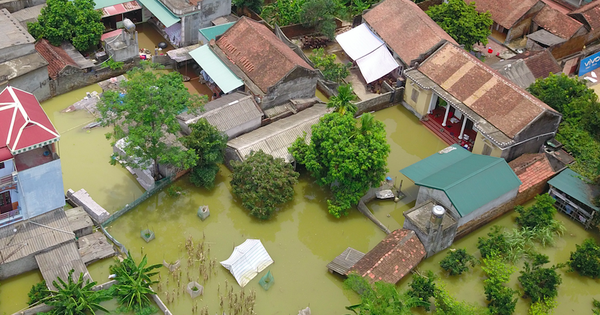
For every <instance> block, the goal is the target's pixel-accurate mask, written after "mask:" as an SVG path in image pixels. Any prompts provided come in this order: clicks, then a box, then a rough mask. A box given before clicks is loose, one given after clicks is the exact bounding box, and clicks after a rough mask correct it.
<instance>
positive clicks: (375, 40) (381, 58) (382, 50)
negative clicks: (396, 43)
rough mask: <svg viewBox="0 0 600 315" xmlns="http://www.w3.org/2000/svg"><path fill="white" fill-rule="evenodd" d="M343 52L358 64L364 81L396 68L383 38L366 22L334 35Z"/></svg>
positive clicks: (369, 80)
mask: <svg viewBox="0 0 600 315" xmlns="http://www.w3.org/2000/svg"><path fill="white" fill-rule="evenodd" d="M335 40H336V41H337V42H338V43H339V44H340V46H341V47H342V49H343V50H344V52H345V53H346V54H347V55H348V56H349V57H350V58H352V59H353V60H355V61H356V63H357V64H358V68H359V69H360V73H362V75H363V77H364V78H365V81H367V83H371V82H373V81H375V80H377V79H379V78H381V77H383V76H384V75H386V74H388V73H390V72H392V70H394V69H396V68H398V63H397V62H396V60H395V59H394V57H392V54H390V52H389V50H388V49H387V47H386V46H385V43H384V42H383V40H381V39H380V38H379V37H377V36H376V35H375V34H373V32H371V30H370V29H369V27H367V25H366V24H364V23H363V24H361V25H359V26H357V27H355V28H353V29H351V30H349V31H347V32H345V33H342V34H340V35H338V36H336V37H335Z"/></svg>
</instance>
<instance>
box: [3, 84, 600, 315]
mask: <svg viewBox="0 0 600 315" xmlns="http://www.w3.org/2000/svg"><path fill="white" fill-rule="evenodd" d="M98 89H99V87H98V86H97V85H93V86H90V87H87V88H84V89H79V90H76V91H73V92H71V93H69V94H67V95H63V96H59V97H57V98H54V99H52V100H50V101H47V102H45V103H44V104H43V107H44V109H45V110H46V112H47V114H48V116H49V117H50V118H51V120H52V122H53V123H54V125H55V127H56V128H57V130H58V131H59V132H60V133H61V141H60V146H59V150H60V152H59V153H60V156H61V160H62V168H63V179H64V183H65V190H66V189H68V188H72V189H73V190H78V189H80V188H84V189H86V190H87V191H88V192H89V193H90V195H91V196H92V197H93V198H94V199H95V200H96V201H97V202H98V203H99V204H100V205H102V206H103V207H105V208H106V209H107V210H108V211H109V212H114V211H116V210H118V209H120V208H121V207H123V206H124V205H125V204H127V203H130V202H132V201H133V200H135V199H136V198H137V197H139V196H140V195H141V193H142V191H143V190H142V189H141V188H140V186H139V185H138V184H137V182H136V181H135V179H134V178H133V177H132V176H131V175H130V174H129V173H128V172H127V171H126V170H125V169H123V168H121V167H120V166H111V165H110V164H109V163H108V161H109V157H110V154H111V153H112V148H111V146H110V143H109V141H108V140H106V139H105V136H104V134H105V133H106V132H108V130H107V129H103V128H95V129H92V130H89V131H88V130H82V129H81V126H83V125H85V124H86V123H87V122H89V121H92V120H93V119H94V117H92V116H91V115H90V114H88V113H86V112H74V113H60V110H62V109H63V108H65V107H67V106H69V105H71V104H72V103H73V102H75V101H77V100H79V99H81V98H82V97H83V96H84V95H85V92H86V91H91V90H98ZM375 117H376V118H377V119H379V120H381V121H383V122H384V123H385V125H386V132H387V139H388V143H389V144H390V147H391V154H390V156H389V158H388V168H389V171H388V175H389V176H390V177H392V178H393V179H395V181H396V183H397V184H400V183H401V182H402V190H403V192H404V193H405V194H406V195H407V197H406V198H405V199H403V200H401V201H400V202H398V203H394V202H392V201H378V202H372V203H371V204H369V207H370V208H371V209H372V210H373V211H374V213H375V215H376V216H377V218H379V220H381V221H382V222H383V224H385V225H386V226H388V227H389V228H390V229H392V230H393V229H397V228H400V227H402V224H403V222H404V217H403V215H402V214H403V212H404V211H406V210H408V209H410V208H411V207H412V206H413V205H414V202H415V198H416V195H417V187H416V186H415V185H414V184H413V183H412V182H411V181H410V180H408V179H407V178H405V177H404V176H402V175H401V174H400V173H399V172H398V170H399V169H401V168H403V167H406V166H408V165H410V164H412V163H415V162H417V161H419V160H421V159H423V158H425V157H427V156H429V155H431V154H433V153H435V152H437V151H439V150H441V149H443V148H444V147H446V145H445V143H443V142H442V141H440V140H439V139H438V138H436V137H435V136H434V135H433V134H431V133H430V132H429V131H428V130H427V129H425V128H424V127H423V126H422V125H421V123H420V122H419V121H418V120H417V119H416V117H414V116H413V115H412V114H411V113H409V112H408V111H407V110H406V109H404V108H403V107H401V106H394V107H391V108H388V109H385V110H382V111H379V112H377V113H375ZM230 175H231V174H230V172H229V170H228V169H226V168H225V167H221V171H220V172H219V174H218V176H217V180H216V185H215V188H214V189H212V190H210V191H209V190H206V189H201V188H196V187H194V186H193V185H191V184H190V183H189V181H188V179H187V177H183V178H182V179H180V180H178V181H177V182H175V183H173V184H172V185H171V186H172V187H173V189H174V188H175V187H177V188H178V190H179V191H180V192H181V194H180V195H178V196H176V197H172V196H170V195H169V194H167V193H166V191H167V190H166V189H165V190H163V191H161V192H159V193H157V194H156V195H154V196H152V197H151V198H149V199H148V200H146V201H145V202H143V203H142V204H140V205H139V206H138V207H136V208H135V209H133V210H132V211H130V212H129V213H127V214H125V215H124V216H122V217H121V218H119V219H118V220H116V221H115V222H113V223H112V224H111V225H110V226H109V227H108V228H107V230H108V231H109V232H110V233H111V234H112V235H113V236H114V237H116V239H117V240H119V241H120V242H121V243H123V244H124V245H125V246H126V247H127V248H128V249H129V250H130V252H131V253H132V254H133V256H134V257H135V258H136V259H137V260H138V261H139V259H140V257H141V256H142V255H143V254H146V255H148V259H149V262H150V263H152V264H154V263H162V262H163V261H165V262H169V263H173V262H175V261H176V260H179V261H180V264H181V268H180V270H181V275H179V273H178V272H176V273H175V275H173V274H170V273H169V272H168V270H167V269H166V268H161V274H160V280H161V284H160V285H157V286H155V287H154V289H155V290H156V291H157V292H158V294H159V295H160V297H161V298H162V299H163V301H168V302H167V306H168V307H169V308H170V309H171V311H172V312H173V313H174V314H178V315H180V314H191V313H192V308H193V307H194V306H197V307H198V309H202V308H207V309H208V311H209V314H214V313H218V314H221V312H222V310H223V311H225V312H227V314H233V313H232V312H231V311H229V307H230V306H229V304H230V303H231V304H234V302H233V299H234V298H233V296H232V299H231V302H230V300H229V296H230V295H231V294H232V293H231V292H228V291H230V290H231V288H233V294H237V295H238V297H239V292H240V287H239V285H238V284H237V283H236V282H235V279H234V278H233V276H232V275H231V274H230V273H229V272H228V271H227V270H226V269H225V268H223V267H221V266H220V264H219V263H218V262H220V261H223V260H225V259H227V258H228V257H229V255H230V254H231V253H232V250H233V248H234V246H237V245H240V244H241V243H242V242H243V241H245V240H246V239H259V240H261V241H262V243H263V245H264V246H265V248H266V250H267V251H268V252H269V254H270V255H271V257H272V259H273V260H274V264H273V265H271V266H270V267H268V268H267V269H266V270H265V271H263V272H261V273H260V274H259V275H258V276H257V277H256V278H254V279H253V280H252V281H250V282H249V283H248V285H246V287H245V288H244V294H245V296H248V295H251V294H252V293H251V292H255V293H256V300H255V305H254V312H255V313H256V314H261V315H263V314H265V315H268V314H297V313H298V310H300V309H303V308H305V307H307V306H309V307H310V308H311V310H312V311H313V313H314V314H347V310H345V309H344V306H347V305H351V304H353V303H356V302H358V297H357V295H356V294H355V293H353V292H350V291H347V290H344V289H343V287H342V279H341V278H340V277H337V276H335V275H331V274H329V273H328V272H327V268H326V265H327V263H328V262H330V261H331V260H333V259H334V258H335V257H336V256H337V255H339V254H340V253H341V252H342V251H343V250H345V249H346V248H347V247H353V248H355V249H357V250H359V251H362V252H367V251H368V250H369V249H371V248H373V247H374V246H375V245H376V244H377V243H378V242H379V241H380V240H381V239H383V237H384V236H385V234H384V233H383V232H382V231H380V230H379V229H378V228H377V227H376V226H375V224H373V223H372V222H371V221H369V220H368V219H366V218H365V217H363V216H362V215H360V214H359V213H358V212H357V211H356V210H352V211H350V215H349V216H348V217H345V218H342V219H335V218H333V217H332V216H330V215H329V214H328V213H327V206H326V205H327V203H326V198H327V196H328V195H327V191H326V190H323V189H322V188H320V187H319V186H318V185H316V184H315V183H314V181H313V180H312V179H311V178H310V177H309V176H308V175H307V174H302V175H301V177H300V181H299V183H298V185H296V187H295V191H296V194H295V198H294V200H293V201H292V202H289V203H288V204H286V205H284V206H283V207H282V209H281V211H280V212H279V213H277V215H276V216H275V217H274V218H272V219H271V220H269V221H259V220H256V219H254V218H253V217H251V216H249V214H248V213H247V212H246V211H245V210H243V209H242V208H241V206H240V204H239V202H238V201H236V200H235V199H234V197H233V196H232V194H231V189H230V185H229V181H230ZM202 205H208V206H209V208H210V212H211V215H210V216H209V217H208V218H207V219H206V220H205V221H201V220H200V219H199V218H198V217H197V216H196V212H197V209H198V207H200V206H202ZM512 220H513V219H512V215H507V216H504V217H502V218H500V219H498V220H496V221H495V222H494V223H495V224H501V225H504V226H510V225H512V224H513V221H512ZM561 220H562V221H564V223H565V225H567V227H568V234H567V235H565V236H564V237H563V238H562V239H561V240H559V241H558V243H557V245H556V247H555V248H548V249H544V250H543V251H542V252H544V253H546V254H548V255H551V260H552V262H553V263H554V262H562V261H565V260H566V259H567V258H568V255H569V252H570V251H572V250H574V248H575V244H577V243H580V242H581V240H583V239H585V238H586V237H589V236H590V234H589V233H588V232H587V231H585V230H583V229H582V228H581V227H580V226H579V225H577V224H576V223H574V222H571V221H568V220H565V219H564V218H563V217H561ZM143 229H150V230H152V231H153V232H154V233H155V236H156V238H155V239H154V240H152V241H151V242H149V243H146V242H145V241H144V240H143V239H142V238H141V236H140V232H141V230H143ZM488 230H489V227H484V228H482V229H479V230H478V231H477V232H475V233H473V234H471V235H469V236H467V237H465V238H464V239H462V240H460V241H458V242H457V243H456V244H455V246H454V247H466V248H467V249H468V250H469V251H470V252H475V249H474V248H475V244H476V240H477V237H478V236H482V235H485V234H486V233H487V231H488ZM571 234H572V235H573V236H572V235H571ZM186 240H191V241H192V242H193V244H194V246H193V248H194V253H192V255H190V254H188V251H187V250H186V246H185V243H186ZM200 246H202V250H199V248H200ZM444 255H445V253H440V254H438V255H435V256H434V257H432V258H429V259H427V260H426V261H425V262H424V263H422V264H421V265H420V266H419V269H421V270H425V269H432V270H434V271H435V272H437V273H440V268H439V261H440V260H441V259H442V258H443V256H444ZM200 261H204V263H201V262H200ZM211 261H212V262H213V264H214V265H211V263H210V262H211ZM112 262H113V260H112V259H105V260H103V261H100V262H97V263H94V264H92V265H91V266H89V267H88V269H89V271H90V274H91V276H92V278H93V279H94V280H96V281H98V282H99V283H102V282H105V281H106V280H107V278H108V274H109V271H108V266H110V264H111V263H112ZM201 265H203V266H204V267H201ZM202 268H205V269H202ZM267 271H271V273H272V274H273V276H274V278H275V281H274V285H273V286H272V287H271V288H270V289H269V290H268V291H265V290H264V289H263V288H262V287H260V285H259V283H258V282H259V279H260V277H262V276H263V275H265V274H266V272H267ZM440 274H441V273H440ZM205 275H206V276H205ZM516 276H517V275H515V276H513V278H514V279H513V283H512V285H514V286H515V287H516V282H514V280H515V279H516ZM176 277H177V278H178V279H179V282H178V281H177V278H176ZM40 279H41V277H40V275H39V272H37V271H35V272H30V273H27V274H25V275H22V276H19V277H15V278H12V279H9V280H7V281H3V283H2V285H1V286H0V310H2V311H1V312H0V314H3V313H6V314H11V313H12V312H15V311H18V310H20V309H22V308H24V307H25V306H26V305H25V302H26V300H27V298H26V295H27V292H28V291H29V288H30V287H31V285H33V284H34V283H36V282H38V281H39V280H40ZM442 279H443V281H444V282H445V283H446V284H447V287H448V288H449V289H450V292H452V293H453V294H455V295H456V296H457V297H458V298H459V299H464V300H467V301H470V302H474V303H478V304H481V305H485V301H484V297H483V286H482V280H483V275H482V274H481V271H480V269H479V268H477V269H476V272H472V273H469V274H467V275H464V276H463V277H461V278H449V277H444V276H443V277H442ZM190 280H191V281H197V282H199V283H200V284H203V285H204V286H205V288H204V295H203V296H200V297H198V298H196V299H195V300H192V299H191V298H190V297H189V295H187V293H186V292H185V288H184V286H186V285H187V283H188V282H189V281H190ZM408 282H409V278H408V277H407V278H405V279H403V280H402V281H401V282H400V284H399V288H402V289H404V288H406V286H407V284H408ZM226 288H227V291H226ZM598 288H599V286H598V282H597V281H591V280H585V279H582V278H580V277H578V276H572V275H564V276H563V285H562V286H561V288H560V291H559V298H558V300H557V301H558V303H559V306H558V309H557V311H559V312H557V314H566V313H573V314H575V313H577V314H585V313H590V308H591V298H592V297H595V298H597V299H600V296H599V294H598V293H595V292H600V290H598ZM594 294H595V295H594ZM221 298H223V301H224V302H223V306H221ZM232 306H233V307H235V306H234V305H232ZM518 307H519V308H518V310H520V312H521V313H523V312H525V309H526V307H527V304H526V303H524V302H523V301H521V300H520V301H519V305H518Z"/></svg>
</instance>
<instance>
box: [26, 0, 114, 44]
mask: <svg viewBox="0 0 600 315" xmlns="http://www.w3.org/2000/svg"><path fill="white" fill-rule="evenodd" d="M46 5H47V6H46V7H45V8H43V9H42V11H41V13H40V16H39V17H38V21H37V22H32V23H27V28H28V30H29V33H31V35H32V36H33V37H35V38H36V39H40V38H45V39H47V40H48V41H50V43H51V44H52V45H54V46H58V45H60V44H61V43H62V42H63V41H70V42H72V43H73V46H75V48H77V49H78V50H80V51H87V50H89V49H93V48H94V47H95V46H96V45H98V43H99V42H100V36H102V33H103V32H104V25H103V24H102V23H101V22H100V19H101V18H102V13H101V12H100V11H98V10H95V9H94V5H95V3H94V1H93V0H74V1H69V0H48V1H47V2H46Z"/></svg>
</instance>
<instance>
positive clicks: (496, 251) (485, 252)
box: [477, 225, 510, 258]
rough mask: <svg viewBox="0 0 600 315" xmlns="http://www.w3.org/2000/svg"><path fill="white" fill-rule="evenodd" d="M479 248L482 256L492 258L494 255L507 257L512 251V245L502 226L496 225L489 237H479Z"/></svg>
mask: <svg viewBox="0 0 600 315" xmlns="http://www.w3.org/2000/svg"><path fill="white" fill-rule="evenodd" d="M477 248H478V249H479V252H480V253H481V257H482V258H490V257H492V255H498V256H500V257H506V256H507V254H508V253H509V252H510V245H509V243H508V241H507V240H506V236H505V235H504V234H503V233H502V230H501V227H499V226H497V225H494V226H493V227H492V231H491V232H489V233H488V237H487V238H484V237H479V238H478V239H477Z"/></svg>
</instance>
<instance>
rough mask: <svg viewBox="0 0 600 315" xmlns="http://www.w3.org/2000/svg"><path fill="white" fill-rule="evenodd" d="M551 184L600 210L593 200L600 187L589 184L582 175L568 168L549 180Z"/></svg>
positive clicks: (599, 191)
mask: <svg viewBox="0 0 600 315" xmlns="http://www.w3.org/2000/svg"><path fill="white" fill-rule="evenodd" d="M548 184H549V185H550V186H554V187H556V188H557V189H560V190H561V191H563V192H564V193H565V194H567V195H569V196H571V197H573V198H575V199H576V200H577V201H579V202H581V203H583V204H585V205H587V206H588V207H590V208H592V209H594V210H596V211H600V208H598V207H596V206H595V205H594V204H593V202H592V200H593V199H594V197H595V196H597V195H598V194H599V193H600V187H598V186H594V185H590V184H587V183H586V182H585V181H583V180H582V176H581V175H579V174H578V173H575V172H574V171H572V170H571V169H569V168H567V169H565V170H564V171H562V172H560V174H558V175H556V176H555V177H554V178H552V179H551V180H549V181H548Z"/></svg>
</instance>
